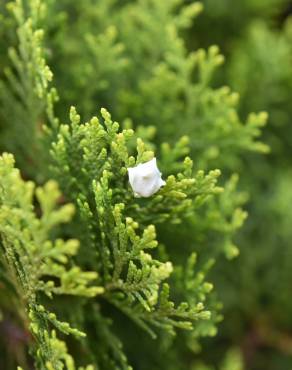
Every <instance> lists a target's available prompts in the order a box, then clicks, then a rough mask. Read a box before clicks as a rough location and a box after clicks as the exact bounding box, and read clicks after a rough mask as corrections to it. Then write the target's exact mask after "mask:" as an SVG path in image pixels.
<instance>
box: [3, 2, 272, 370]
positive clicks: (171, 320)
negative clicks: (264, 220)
mask: <svg viewBox="0 0 292 370" xmlns="http://www.w3.org/2000/svg"><path fill="white" fill-rule="evenodd" d="M200 10H201V5H200V4H198V3H194V4H191V5H184V4H183V2H182V1H179V0H174V1H168V0H165V1H164V0H163V1H159V2H157V1H151V0H146V1H145V0H140V1H129V2H116V1H110V0H102V1H87V0H86V1H82V2H81V1H80V2H73V1H72V2H70V1H68V0H61V1H54V0H16V1H14V2H12V3H7V9H6V10H4V9H3V19H5V22H2V23H1V30H0V34H1V35H2V34H3V35H6V38H5V40H4V39H3V40H1V41H0V42H1V47H2V46H3V47H4V48H5V49H6V50H7V52H8V55H9V58H7V59H5V60H4V61H5V63H6V64H7V65H6V66H5V69H4V70H3V72H1V81H0V120H1V121H0V124H1V130H2V133H3V135H2V138H1V147H2V150H5V151H10V152H11V153H12V154H8V153H6V152H4V153H3V154H2V156H1V158H0V235H1V255H0V257H1V258H0V261H1V265H0V267H1V270H0V278H1V283H2V285H1V291H0V297H1V301H0V303H1V305H0V309H1V312H2V321H3V322H4V323H5V322H7V323H9V324H11V323H13V325H14V327H17V328H18V329H19V330H20V331H21V332H22V333H23V335H26V338H27V339H26V340H25V341H22V342H21V343H20V342H19V343H18V346H19V348H20V350H18V351H14V352H13V351H12V352H11V350H10V349H9V348H6V347H5V346H4V344H5V341H4V342H3V343H2V344H1V347H0V348H1V352H3V358H4V361H5V362H4V363H3V364H4V365H3V366H4V367H5V368H6V369H8V370H10V367H9V366H10V365H9V364H11V368H15V366H21V367H22V368H23V369H24V370H26V369H31V368H35V369H41V370H43V369H46V370H61V369H68V370H74V369H80V370H82V369H83V370H93V369H100V370H107V369H109V370H111V369H112V370H114V369H115V370H118V369H121V370H126V369H127V370H129V369H145V370H146V369H148V370H149V369H176V370H177V369H186V368H190V369H200V368H201V366H203V365H201V364H199V362H198V358H199V355H198V352H199V349H200V346H201V342H200V338H201V337H205V336H214V335H215V334H216V332H217V323H218V322H219V321H220V320H221V319H222V317H221V313H220V308H221V304H220V301H219V299H218V297H217V295H216V290H215V289H213V283H211V282H208V281H207V280H206V279H207V277H206V275H207V274H208V272H209V270H210V269H211V268H212V266H213V265H214V264H216V262H217V260H218V259H220V258H223V257H222V254H223V255H224V256H226V257H227V258H228V259H231V258H233V257H235V256H237V254H238V252H239V250H238V247H237V246H236V245H235V244H234V235H235V234H236V231H237V230H238V229H239V228H240V227H241V226H242V224H243V222H244V220H245V218H246V212H245V211H244V210H243V209H242V206H243V204H244V203H245V201H246V198H247V196H246V194H245V193H242V192H239V191H238V190H237V182H238V176H237V175H236V174H232V170H233V168H234V167H235V164H236V163H240V161H241V159H242V155H243V153H244V152H245V151H260V152H265V151H267V147H266V146H265V145H264V144H262V143H261V142H259V141H258V137H259V136H260V132H261V127H262V126H263V125H264V124H265V121H266V118H267V117H266V114H264V113H260V114H251V115H249V118H248V119H247V122H246V123H242V122H241V120H240V119H239V116H238V114H237V111H236V106H237V95H236V94H234V93H232V92H230V90H229V89H228V88H226V87H220V88H214V87H213V86H212V83H211V77H212V75H213V73H214V70H215V69H216V68H217V67H218V66H219V65H220V64H221V63H222V62H223V57H222V56H221V55H220V53H219V50H218V48H217V47H215V46H213V47H211V48H210V49H209V50H208V51H204V50H198V51H196V52H191V53H189V52H188V51H187V48H186V45H185V44H184V41H183V37H182V30H184V29H186V28H188V27H189V26H190V25H191V24H192V19H193V17H194V16H195V15H197V13H199V11H200ZM176 13H177V14H178V15H175V14H176ZM135 15H137V17H136V16H135ZM74 18H75V22H73V23H71V22H72V20H73V19H74ZM68 22H69V24H70V27H69V26H68ZM68 27H69V28H68ZM157 34H158V35H159V39H158V40H157V43H153V38H155V37H156V35H157ZM133 35H136V39H133V37H134V36H133ZM8 40H9V41H8ZM158 41H159V42H158ZM49 63H51V68H49V67H48V64H49ZM52 71H53V72H54V74H55V76H54V79H53V73H52ZM54 86H55V87H54ZM56 87H57V89H58V93H57V89H56ZM58 97H59V102H58ZM71 104H75V105H76V106H77V108H75V107H73V106H72V107H71V108H70V112H69V118H68V117H67V116H68V111H69V105H70V106H71ZM103 105H105V106H107V107H108V108H109V110H110V111H112V112H113V116H116V117H117V119H118V120H119V122H120V123H118V122H116V121H114V118H116V117H114V118H112V117H111V114H110V113H109V112H108V110H106V109H105V108H102V109H100V110H98V109H97V106H103ZM64 107H65V109H64ZM79 109H80V111H81V114H80V115H79V114H78V113H77V111H78V110H79ZM92 115H93V117H92V118H90V117H91V116H92ZM66 122H67V123H66ZM139 124H143V126H142V125H139ZM151 125H154V126H155V128H154V127H153V126H151ZM156 129H157V132H155V131H156ZM185 133H187V134H188V135H189V136H190V138H189V137H188V136H185V135H184V134H185ZM179 135H182V136H181V137H179ZM165 140H169V143H167V142H165ZM14 156H15V158H16V163H17V165H18V166H19V168H20V170H18V169H17V168H16V167H15V164H14ZM154 157H156V158H157V161H158V165H159V168H160V169H161V171H162V177H163V179H164V180H165V185H164V186H163V187H161V188H160V190H159V191H158V192H156V193H155V194H154V195H152V196H151V197H149V198H137V197H135V194H134V192H133V190H132V188H131V186H130V183H129V180H128V173H127V170H128V168H130V167H135V166H137V165H139V164H141V163H145V162H147V161H149V160H151V159H152V158H154ZM217 167H220V170H219V169H217ZM221 172H223V176H222V179H221V178H220V175H221ZM219 181H220V184H219ZM59 189H60V190H59ZM215 283H216V282H215ZM2 301H3V306H2ZM28 333H30V334H28ZM7 335H9V334H7ZM137 338H139V339H140V338H141V340H137ZM229 357H230V358H231V360H230V358H229ZM233 359H235V360H233ZM0 361H1V360H0ZM233 361H235V362H238V368H240V367H241V360H240V356H239V355H238V352H237V351H236V350H234V351H232V352H231V353H230V355H228V357H227V359H226V361H225V362H226V366H225V362H224V363H223V367H222V368H229V366H230V365H229V363H231V362H233ZM0 364H1V362H0ZM87 364H89V365H87ZM1 365H2V364H1ZM84 366H85V367H84ZM86 366H87V367H86ZM231 366H232V365H231ZM230 368H232V367H230Z"/></svg>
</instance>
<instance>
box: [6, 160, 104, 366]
mask: <svg viewBox="0 0 292 370" xmlns="http://www.w3.org/2000/svg"><path fill="white" fill-rule="evenodd" d="M0 179H1V180H0V185H1V193H0V205H1V208H0V234H1V244H2V253H3V254H4V259H3V260H2V261H3V267H4V269H5V276H6V279H7V280H8V281H9V283H10V284H11V286H13V288H14V291H15V295H16V297H15V299H18V300H20V302H21V307H19V309H20V312H22V314H23V315H26V314H27V315H28V318H27V319H28V320H29V327H30V330H31V332H32V333H33V335H34V337H35V340H36V343H37V349H36V350H37V352H36V355H37V360H36V361H37V362H36V363H37V364H38V366H39V367H43V368H45V367H46V368H48V369H50V368H54V369H62V364H61V362H62V360H63V359H64V360H65V361H67V359H66V358H67V357H68V355H66V350H65V346H64V345H63V344H61V342H59V341H58V340H57V338H55V336H54V334H53V337H51V330H50V329H49V327H50V325H52V326H54V327H56V328H57V329H58V330H59V331H61V332H63V333H65V334H73V335H75V336H78V337H79V336H81V337H82V336H84V335H85V334H84V333H82V332H80V331H78V330H77V329H74V328H71V327H70V325H69V324H68V323H66V322H61V321H59V320H58V319H57V318H56V315H55V314H54V313H50V312H49V311H48V310H46V309H45V307H44V306H42V305H40V304H39V302H40V296H41V293H44V294H46V295H48V296H49V297H50V298H52V295H53V294H66V295H78V296H85V297H93V296H95V295H96V294H100V293H103V289H102V288H100V287H97V286H90V285H89V284H91V283H92V282H93V281H94V280H96V278H97V274H96V272H82V271H81V270H80V268H79V267H77V266H72V267H67V264H68V262H69V261H70V260H71V259H72V256H74V255H75V254H76V253H77V249H78V241H77V240H74V239H71V240H67V241H64V240H62V239H55V240H54V239H50V234H51V230H52V228H54V227H55V226H57V225H58V224H60V223H63V222H68V221H69V220H70V219H71V217H72V213H73V210H74V208H73V206H72V205H70V204H68V205H65V206H62V207H61V208H58V209H56V204H57V201H58V199H59V197H60V192H59V190H58V188H57V185H56V183H55V182H53V181H51V182H48V183H47V184H46V185H45V186H44V187H40V188H37V189H36V190H35V191H34V184H33V183H32V182H27V183H25V182H24V181H23V180H22V179H21V178H20V174H19V171H18V170H17V169H15V168H14V159H13V156H12V155H9V154H3V155H2V157H1V159H0ZM34 195H35V196H36V199H37V201H38V207H39V211H40V213H41V217H40V218H39V217H37V216H36V211H35V209H34V208H35V207H34V206H33V203H32V202H33V196H34ZM58 343H59V344H58ZM68 361H69V360H68ZM49 363H50V364H51V365H48V364H49ZM50 366H51V367H50ZM68 368H69V367H68ZM71 368H72V367H71Z"/></svg>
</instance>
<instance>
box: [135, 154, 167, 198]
mask: <svg viewBox="0 0 292 370" xmlns="http://www.w3.org/2000/svg"><path fill="white" fill-rule="evenodd" d="M128 174H129V182H130V185H131V187H132V189H133V191H134V195H135V197H144V198H148V197H150V196H151V195H153V194H154V193H156V192H157V191H158V190H159V189H160V188H161V186H163V185H165V181H163V180H162V178H161V173H160V171H159V169H158V168H157V165H156V158H153V159H151V160H150V161H148V162H146V163H142V164H138V166H136V167H130V168H128Z"/></svg>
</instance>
